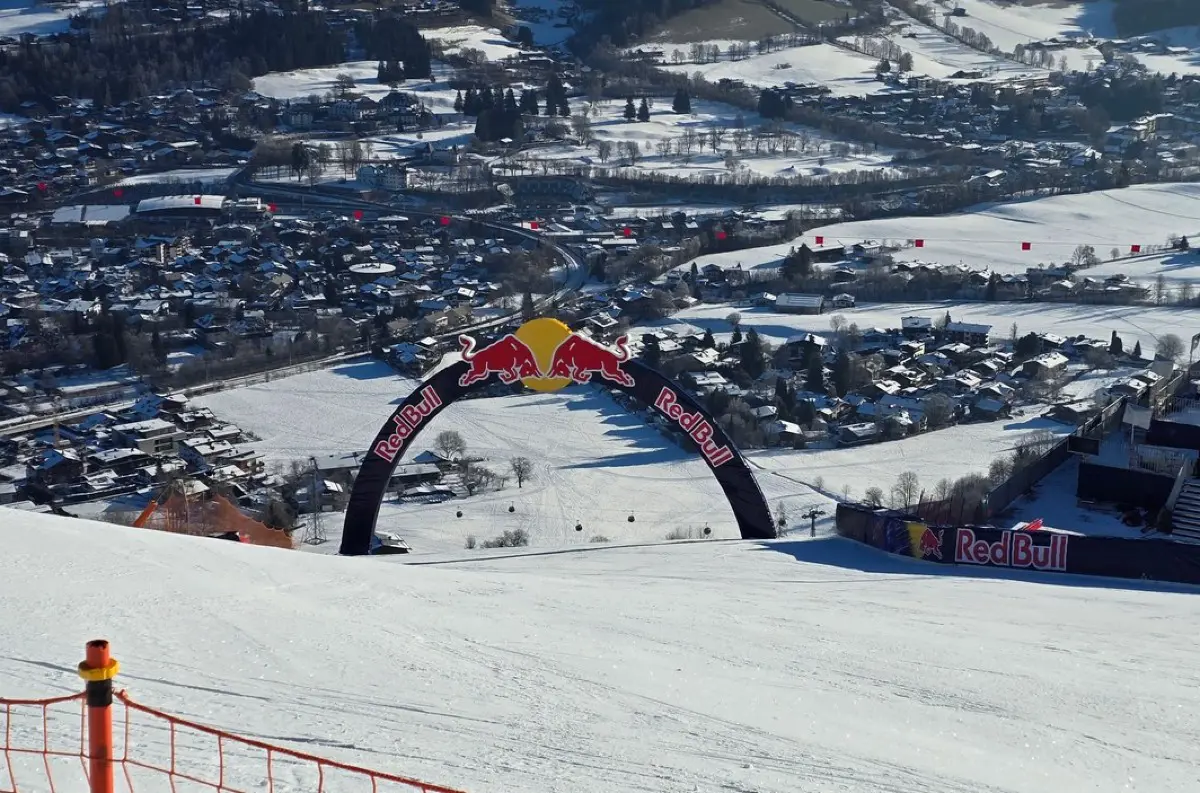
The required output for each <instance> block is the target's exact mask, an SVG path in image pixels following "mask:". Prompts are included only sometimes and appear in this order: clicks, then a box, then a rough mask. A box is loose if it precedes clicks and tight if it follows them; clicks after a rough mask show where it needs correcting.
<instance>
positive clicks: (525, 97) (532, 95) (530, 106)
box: [521, 89, 538, 116]
mask: <svg viewBox="0 0 1200 793" xmlns="http://www.w3.org/2000/svg"><path fill="white" fill-rule="evenodd" d="M521 112H522V113H524V114H525V115H527V116H536V115H537V114H538V95H537V91H535V90H533V89H527V90H525V91H522V92H521Z"/></svg>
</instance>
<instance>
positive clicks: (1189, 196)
mask: <svg viewBox="0 0 1200 793" xmlns="http://www.w3.org/2000/svg"><path fill="white" fill-rule="evenodd" d="M1196 234H1200V185H1198V184H1193V183H1179V184H1149V185H1135V186H1133V187H1129V188H1125V189H1122V190H1102V191H1097V192H1092V193H1083V194H1079V195H1062V196H1050V197H1045V198H1035V199H1027V200H1024V201H1012V202H1006V203H989V204H981V205H978V206H974V207H970V208H968V209H966V210H963V211H962V212H956V213H954V214H950V215H938V216H934V217H898V218H882V219H878V220H861V221H850V222H845V223H836V224H832V225H828V226H822V227H819V228H815V229H812V230H811V231H809V232H807V233H806V234H805V235H804V237H802V238H800V239H797V240H793V241H791V242H786V243H783V244H780V245H771V246H764V247H761V248H749V249H746V250H740V251H731V252H728V253H720V254H715V255H710V256H703V257H701V258H700V259H698V260H697V263H698V264H701V265H703V264H708V263H709V262H713V263H716V264H719V265H721V266H722V267H733V266H735V265H737V264H739V263H740V264H741V265H742V267H743V268H745V269H757V268H773V267H778V266H779V264H780V263H781V262H782V260H783V258H784V257H785V256H787V254H788V252H789V251H790V250H791V249H792V248H793V247H796V246H799V245H800V244H801V243H802V242H806V241H807V242H808V244H809V245H812V244H814V239H815V237H817V236H822V237H824V238H825V244H826V245H829V244H838V243H841V244H845V245H853V244H855V243H858V242H863V241H865V240H875V241H880V242H890V243H895V244H898V245H900V246H902V247H901V250H899V251H898V252H896V253H895V254H894V256H895V258H896V260H897V261H908V262H929V263H933V264H963V265H966V266H968V267H971V268H974V269H979V270H992V271H995V272H999V273H1024V272H1025V271H1026V269H1027V268H1029V267H1035V266H1037V265H1039V264H1051V263H1055V264H1059V263H1063V262H1067V261H1070V259H1071V254H1072V253H1073V252H1074V251H1075V248H1076V247H1077V246H1079V245H1091V246H1092V247H1093V248H1094V249H1095V252H1096V255H1097V256H1098V257H1099V258H1100V259H1101V260H1102V261H1103V260H1107V259H1109V258H1110V257H1111V255H1112V251H1113V249H1116V250H1117V252H1118V253H1119V254H1120V255H1121V256H1122V257H1126V256H1128V254H1129V252H1130V250H1131V246H1133V245H1140V246H1141V247H1142V250H1143V251H1146V250H1148V248H1149V246H1151V245H1157V246H1165V245H1166V243H1167V240H1168V238H1169V237H1171V236H1188V237H1191V236H1194V235H1196ZM917 239H920V240H923V241H924V246H923V247H921V248H916V247H913V246H912V245H911V243H912V241H913V240H917ZM1022 242H1029V243H1031V248H1030V250H1028V251H1026V250H1022V247H1021V243H1022ZM685 266H686V265H685ZM1115 273H1124V274H1125V275H1127V276H1129V277H1130V278H1131V279H1133V280H1135V281H1142V282H1150V281H1153V280H1154V278H1155V277H1156V276H1157V275H1158V274H1159V273H1162V274H1163V276H1164V278H1167V279H1171V280H1176V281H1183V280H1196V281H1200V258H1196V257H1193V256H1191V255H1186V256H1177V255H1175V254H1169V253H1168V254H1162V255H1154V256H1151V255H1143V256H1136V257H1132V258H1121V259H1119V260H1117V261H1111V262H1108V261H1103V263H1102V264H1101V265H1100V266H1099V267H1097V268H1094V269H1089V270H1088V271H1086V273H1085V274H1086V275H1092V276H1100V275H1104V276H1107V275H1112V274H1115Z"/></svg>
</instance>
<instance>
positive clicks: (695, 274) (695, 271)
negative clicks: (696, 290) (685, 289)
mask: <svg viewBox="0 0 1200 793" xmlns="http://www.w3.org/2000/svg"><path fill="white" fill-rule="evenodd" d="M689 275H690V276H691V278H690V279H689V280H691V282H692V286H695V285H696V284H697V283H698V282H699V281H700V268H699V267H698V266H696V263H695V262H692V269H691V270H690V272H689Z"/></svg>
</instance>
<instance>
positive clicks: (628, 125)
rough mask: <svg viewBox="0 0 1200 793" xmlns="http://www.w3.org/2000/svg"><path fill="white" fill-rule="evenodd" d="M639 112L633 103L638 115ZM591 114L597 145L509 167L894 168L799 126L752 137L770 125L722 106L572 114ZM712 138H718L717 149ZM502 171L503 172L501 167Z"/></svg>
mask: <svg viewBox="0 0 1200 793" xmlns="http://www.w3.org/2000/svg"><path fill="white" fill-rule="evenodd" d="M638 104H639V103H638V102H635V108H636V106H637V105H638ZM590 108H594V112H589V114H588V117H589V127H590V129H591V133H592V135H594V137H595V143H593V144H592V145H588V146H584V145H580V144H577V143H560V144H548V145H540V146H536V147H532V148H529V149H527V150H524V151H523V152H521V153H520V154H518V155H515V156H514V157H513V158H512V161H513V162H516V163H528V164H530V167H533V164H534V163H535V162H536V161H539V160H547V159H553V160H560V161H564V160H565V161H571V162H573V163H575V164H577V165H607V166H608V167H617V166H622V167H629V168H634V169H637V170H640V171H646V172H654V173H661V174H669V175H672V176H682V177H688V176H704V175H713V174H716V175H720V174H729V173H740V172H750V173H754V174H757V175H759V176H770V177H783V178H787V177H801V176H823V175H827V174H831V173H838V172H845V171H852V170H877V169H881V168H883V169H891V168H893V166H891V165H890V162H891V159H892V152H890V151H887V150H882V149H881V150H875V149H874V148H869V147H865V146H861V145H855V144H850V143H845V142H841V141H838V140H836V139H834V138H830V137H828V136H826V135H823V134H822V133H821V132H820V131H819V130H815V129H811V128H807V127H802V126H799V125H796V124H782V125H778V130H779V133H778V134H774V135H759V134H757V133H756V132H755V130H757V129H758V128H760V127H762V126H764V125H766V124H768V122H767V121H766V120H764V119H763V118H762V117H761V116H759V115H758V114H757V113H743V112H741V111H740V110H738V109H737V108H735V107H733V106H731V105H726V104H724V103H722V102H711V101H707V100H700V99H692V100H691V112H690V113H675V112H674V111H673V110H672V109H671V98H670V97H657V98H655V99H654V100H653V106H652V107H650V108H649V110H650V118H649V120H648V121H644V122H643V121H638V120H636V119H635V120H628V119H626V118H625V117H624V111H625V108H626V103H625V101H624V100H603V101H600V102H597V103H596V104H595V105H590V106H589V105H582V104H581V105H577V106H576V109H575V110H574V111H573V112H575V113H579V114H581V113H583V112H585V110H588V109H590ZM714 130H715V131H716V132H717V135H718V138H717V145H716V146H715V147H714V146H713V145H712V135H713V133H714ZM601 142H603V143H605V144H607V146H608V147H610V155H609V158H608V160H607V162H605V161H602V160H601V158H600V156H599V146H600V143H601ZM631 144H632V145H635V146H636V147H637V156H636V159H633V160H631V158H630V157H629V156H628V154H627V149H628V147H629V146H630V145H631ZM731 149H733V150H736V151H739V152H740V153H739V154H738V155H737V157H736V160H735V161H733V162H730V161H728V159H727V158H726V156H725V153H726V151H728V150H731ZM497 167H503V166H502V165H501V164H500V163H497Z"/></svg>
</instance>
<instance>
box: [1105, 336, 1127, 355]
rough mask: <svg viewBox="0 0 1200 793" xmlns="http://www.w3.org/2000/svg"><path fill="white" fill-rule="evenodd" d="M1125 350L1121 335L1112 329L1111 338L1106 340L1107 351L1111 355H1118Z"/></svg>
mask: <svg viewBox="0 0 1200 793" xmlns="http://www.w3.org/2000/svg"><path fill="white" fill-rule="evenodd" d="M1124 352H1125V343H1124V342H1122V341H1121V337H1120V336H1118V335H1117V332H1116V331H1115V330H1114V331H1113V332H1112V340H1110V341H1109V342H1108V353H1109V355H1112V356H1114V357H1115V356H1119V355H1121V354H1122V353H1124Z"/></svg>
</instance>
